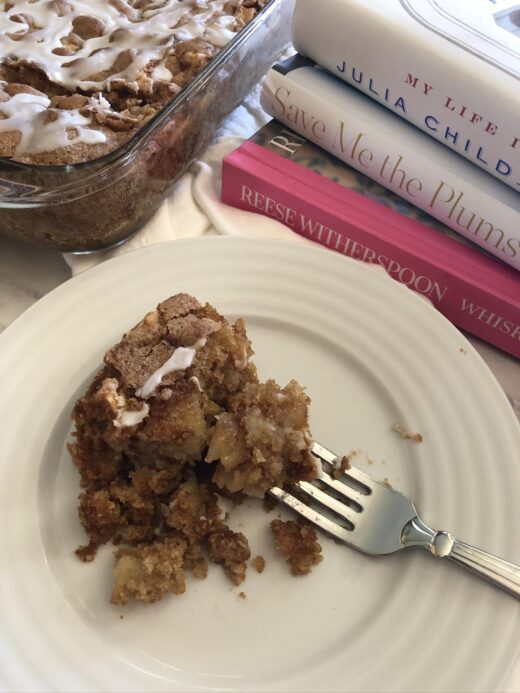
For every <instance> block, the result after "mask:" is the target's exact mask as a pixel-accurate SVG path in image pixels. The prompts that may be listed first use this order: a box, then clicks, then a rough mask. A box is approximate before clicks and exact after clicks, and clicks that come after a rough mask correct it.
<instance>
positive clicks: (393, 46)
mask: <svg viewBox="0 0 520 693" xmlns="http://www.w3.org/2000/svg"><path fill="white" fill-rule="evenodd" d="M293 42H294V45H295V47H296V49H297V50H298V51H299V52H300V53H301V54H302V55H305V56H308V57H310V58H312V59H313V60H315V61H316V62H317V63H318V64H320V65H322V66H323V67H325V68H327V69H328V70H330V71H331V72H332V73H333V74H334V75H335V76H337V77H339V78H341V79H342V80H344V81H345V82H347V83H349V84H351V85H352V86H354V87H355V88H356V89H359V90H360V91H362V92H364V93H365V94H367V95H368V96H370V97H371V98H372V99H375V100H376V101H378V102H379V103H381V104H383V105H384V106H385V107H387V108H388V109H390V110H391V111H393V112H394V113H396V114H398V115H399V116H400V117H402V118H404V119H406V120H408V121H409V122H411V123H413V124H414V125H415V126H417V127H419V128H420V129H421V130H423V131H424V132H426V133H427V134H428V135H430V136H431V137H433V138H435V139H437V140H438V141H440V142H442V143H443V144H444V145H446V146H447V147H449V148H451V149H452V150H453V151H456V152H457V153H458V154H460V155H462V156H463V157H465V158H466V159H468V160H469V161H471V162H472V163H474V164H476V165H477V166H479V167H480V168H482V169H483V170H485V171H487V172H488V173H490V174H491V175H493V176H495V177H496V178H498V179H499V180H501V181H502V182H503V183H505V184H506V185H509V186H510V187H512V188H514V189H515V190H517V191H518V190H520V120H519V118H518V114H519V113H520V89H519V88H518V80H517V79H515V78H514V77H513V76H511V75H508V74H506V73H504V72H502V71H501V70H500V69H499V68H497V67H494V66H492V65H489V64H488V63H486V62H485V61H484V60H482V59H481V58H479V57H477V56H475V55H472V54H471V53H470V52H469V51H466V50H464V49H463V48H461V47H459V46H456V45H454V44H453V43H451V42H450V41H449V40H448V39H446V38H444V37H442V36H441V35H439V34H437V33H435V32H434V31H432V30H431V29H429V28H426V27H425V26H423V25H422V24H421V23H420V22H418V21H417V20H416V19H414V18H412V17H411V15H410V14H408V12H407V11H406V10H405V9H404V7H403V3H399V2H396V0H385V2H384V3H382V2H370V3H367V2H365V0H320V2H316V0H298V1H297V3H296V8H295V13H294V22H293ZM367 47H369V48H368V49H367Z"/></svg>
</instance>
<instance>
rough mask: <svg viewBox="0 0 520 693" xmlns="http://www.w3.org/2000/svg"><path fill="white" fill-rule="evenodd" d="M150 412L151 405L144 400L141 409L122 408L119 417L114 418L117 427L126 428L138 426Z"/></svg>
mask: <svg viewBox="0 0 520 693" xmlns="http://www.w3.org/2000/svg"><path fill="white" fill-rule="evenodd" d="M149 412H150V407H149V406H148V405H147V404H146V402H143V406H142V407H141V409H138V410H137V411H130V410H128V409H121V410H120V411H119V412H118V414H117V417H116V418H115V419H114V426H115V427H116V428H126V427H127V426H137V425H138V424H140V423H142V422H143V421H144V420H145V419H146V417H147V416H148V414H149Z"/></svg>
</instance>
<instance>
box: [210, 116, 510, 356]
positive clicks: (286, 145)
mask: <svg viewBox="0 0 520 693" xmlns="http://www.w3.org/2000/svg"><path fill="white" fill-rule="evenodd" d="M222 201H223V202H225V203H227V204H230V205H233V206H235V207H239V208H240V209H244V210H249V211H253V212H257V213H260V214H264V215H266V216H271V217H273V218H275V219H278V220H279V221H281V222H282V223H284V224H285V225H286V226H288V227H290V228H291V229H293V231H295V232H296V233H298V234H300V235H302V236H305V237H307V238H309V239H311V240H313V241H316V242H318V243H321V244H322V245H324V246H326V247H328V248H331V249H333V250H336V251H337V252H340V253H343V254H344V255H348V256H350V257H353V258H356V259H360V260H363V261H365V262H373V263H377V264H380V265H383V266H384V267H385V269H386V270H387V272H388V274H389V275H390V276H391V277H393V278H394V279H397V280H398V281H400V282H401V283H403V284H406V285H407V286H409V287H410V288H411V289H413V290H414V291H417V292H419V293H421V294H424V295H425V296H427V297H428V298H429V299H430V300H431V301H432V303H433V304H434V305H435V306H436V307H437V308H438V309H439V310H440V311H441V312H442V313H443V314H444V315H445V316H446V317H447V318H448V319H449V320H450V321H451V322H453V323H454V324H455V325H457V326H458V327H459V328H460V329H463V330H466V331H467V332H470V333H471V334H473V335H475V336H477V337H480V338H481V339H484V340H485V341H487V342H489V343H490V344H493V345H495V346H497V347H498V348H500V349H502V350H503V351H506V352H508V353H510V354H512V355H513V356H516V357H517V358H520V274H519V273H518V272H517V271H515V270H514V269H513V268H511V267H509V266H508V265H505V264H504V263H502V262H500V261H498V260H496V259H495V258H494V257H493V256H491V255H489V254H488V253H486V252H485V251H484V250H482V249H481V248H480V247H478V246H476V245H474V244H472V243H470V242H469V241H467V240H466V239H464V238H463V237H461V236H459V235H458V234H455V233H454V232H452V231H451V230H450V229H448V228H447V227H445V226H443V225H442V224H441V223H440V222H438V221H436V220H434V219H432V218H431V217H429V216H428V215H427V214H425V213H424V212H422V211H421V210H419V209H417V208H415V207H414V206H413V205H411V204H409V203H408V202H406V201H404V200H402V199H401V198H400V197H399V196H397V195H395V194H394V193H392V192H390V191H388V190H387V189H385V188H383V187H381V186H380V185H379V184H378V183H375V182H374V181H372V180H371V179H369V178H367V177H366V176H364V175H363V174H361V173H359V172H358V171H355V170H354V169H352V168H350V167H349V166H347V165H346V164H344V163H343V162H341V161H339V160H338V159H336V158H335V157H333V156H331V155H330V154H328V153H327V152H325V151H323V150H322V149H320V148H319V147H316V146H315V145H313V144H312V143H310V142H307V141H306V140H305V139H304V138H302V137H301V136H300V135H297V134H295V133H294V132H292V131H290V130H288V129H287V128H284V126H283V125H281V124H280V123H278V122H276V121H272V122H271V123H269V124H268V125H266V126H265V127H264V128H263V129H262V130H260V132H259V133H257V134H256V135H255V136H254V137H253V138H252V139H251V140H250V141H248V142H245V143H243V144H242V145H241V146H240V147H239V148H238V149H236V150H235V151H234V152H232V153H231V154H229V155H228V156H227V157H226V158H225V159H224V162H223V169H222Z"/></svg>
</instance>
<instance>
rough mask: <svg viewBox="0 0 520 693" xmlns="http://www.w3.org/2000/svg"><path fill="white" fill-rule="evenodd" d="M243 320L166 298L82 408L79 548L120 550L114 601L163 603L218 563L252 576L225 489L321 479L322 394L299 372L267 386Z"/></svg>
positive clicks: (233, 573) (107, 364)
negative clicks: (315, 395) (315, 433)
mask: <svg viewBox="0 0 520 693" xmlns="http://www.w3.org/2000/svg"><path fill="white" fill-rule="evenodd" d="M252 355H253V350H252V348H251V343H250V341H249V339H248V337H247V334H246V331H245V326H244V323H243V321H242V320H238V321H237V322H235V323H234V324H231V323H229V322H228V321H227V320H226V319H225V318H223V317H222V316H221V315H220V314H219V313H218V312H217V311H216V310H215V309H214V308H213V307H211V306H210V305H208V304H206V305H202V304H200V303H199V302H198V301H197V300H196V299H194V298H193V297H191V296H188V295H186V294H178V295H176V296H173V297H172V298H169V299H167V300H166V301H163V302H162V303H160V304H159V305H158V306H157V309H156V310H154V311H152V312H150V313H148V314H147V315H146V316H145V317H144V318H143V320H141V322H139V323H138V324H137V325H136V326H135V327H134V328H133V329H132V330H130V331H129V332H128V333H127V334H125V335H124V336H123V338H122V339H121V341H120V342H119V343H118V344H116V345H115V346H114V347H112V348H111V349H109V350H108V351H107V353H106V354H105V358H104V366H103V368H102V369H101V370H100V372H99V373H98V374H97V375H96V376H95V378H94V380H93V382H92V384H91V385H90V387H89V388H88V390H87V392H86V393H85V395H84V396H83V397H81V399H79V400H78V402H77V403H76V405H75V407H74V411H73V419H74V422H75V431H74V433H73V442H72V443H71V444H70V446H69V447H70V452H71V454H72V458H73V460H74V463H75V465H76V467H77V468H78V470H79V473H80V476H81V485H82V487H83V491H82V493H81V495H80V497H79V517H80V521H81V523H82V525H83V527H84V529H85V531H86V533H87V535H88V538H89V543H88V545H87V546H84V547H81V548H79V549H78V550H77V554H78V556H79V557H80V558H81V559H82V560H85V561H87V560H92V559H93V558H94V556H95V553H96V550H97V548H98V546H100V545H101V544H104V543H106V542H108V541H113V542H114V543H115V544H121V545H123V546H122V547H121V548H120V549H119V551H118V552H117V554H116V562H115V568H114V577H115V586H114V591H113V595H112V601H113V602H114V603H116V604H123V603H125V602H126V601H127V600H128V599H129V598H130V597H133V598H136V599H140V600H142V601H155V600H157V599H159V598H161V597H162V596H163V595H164V594H166V593H167V592H171V593H174V594H180V593H181V592H183V591H184V572H185V571H190V572H192V573H193V574H194V575H195V576H196V577H204V576H205V575H206V572H207V565H208V564H207V561H208V559H209V560H210V561H212V562H214V563H217V564H220V565H222V567H223V569H224V571H225V574H226V575H227V577H228V578H229V579H230V580H231V581H232V582H233V583H234V584H239V583H240V582H241V581H242V580H243V579H244V577H245V573H246V567H247V561H248V560H249V558H250V550H249V546H248V543H247V539H246V537H245V536H244V535H243V534H241V533H236V532H233V531H232V530H231V529H230V528H229V527H228V526H227V525H226V524H225V523H224V517H223V513H222V511H221V509H220V507H219V504H218V494H223V495H226V496H228V497H232V498H234V499H237V497H238V496H239V495H240V494H247V495H251V496H256V497H261V496H263V495H264V494H265V493H266V491H268V490H269V489H270V488H271V487H273V486H283V485H284V484H286V483H290V482H295V481H298V480H301V479H306V480H311V479H313V478H315V476H316V467H315V462H314V458H313V457H312V455H311V452H310V446H311V437H310V434H309V431H308V411H307V410H308V405H309V399H308V397H307V396H306V395H305V392H304V390H303V388H302V387H301V386H300V385H298V383H296V382H295V381H291V382H290V383H289V384H288V385H286V386H285V387H283V388H281V387H279V386H278V385H277V384H276V383H275V382H274V381H272V380H269V381H267V382H266V383H261V382H259V380H258V375H257V372H256V368H255V366H254V365H253V363H252V361H251V358H252Z"/></svg>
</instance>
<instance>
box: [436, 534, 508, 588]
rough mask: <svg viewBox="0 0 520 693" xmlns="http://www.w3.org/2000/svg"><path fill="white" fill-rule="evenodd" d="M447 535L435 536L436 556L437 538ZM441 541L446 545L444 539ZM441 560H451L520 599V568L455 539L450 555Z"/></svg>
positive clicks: (441, 556)
mask: <svg viewBox="0 0 520 693" xmlns="http://www.w3.org/2000/svg"><path fill="white" fill-rule="evenodd" d="M446 534H448V532H437V534H436V535H435V538H434V540H433V545H432V553H433V555H434V556H435V555H436V554H435V553H434V552H433V548H434V546H435V544H436V543H437V538H438V537H439V535H443V536H444V535H446ZM441 541H442V542H443V543H445V540H444V539H442V540H441ZM439 558H449V559H450V560H451V561H454V562H455V563H459V564H460V565H463V566H464V567H466V568H469V570H471V571H473V572H474V573H476V574H477V575H480V577H482V578H484V579H485V580H488V581H489V582H491V583H493V584H494V585H496V586H497V587H501V588H502V589H504V590H506V591H507V592H510V593H511V594H513V595H514V596H515V597H517V598H518V599H520V566H517V565H514V564H513V563H510V562H509V561H505V560H504V559H503V558H498V557H497V556H493V555H492V554H491V553H487V552H486V551H482V549H477V548H476V547H475V546H471V545H470V544H465V543H464V542H463V541H458V540H457V539H453V545H452V547H451V550H450V551H449V553H448V554H446V555H444V556H443V555H440V556H439Z"/></svg>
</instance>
